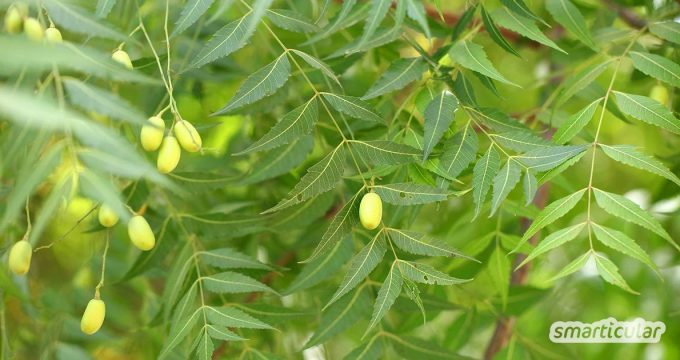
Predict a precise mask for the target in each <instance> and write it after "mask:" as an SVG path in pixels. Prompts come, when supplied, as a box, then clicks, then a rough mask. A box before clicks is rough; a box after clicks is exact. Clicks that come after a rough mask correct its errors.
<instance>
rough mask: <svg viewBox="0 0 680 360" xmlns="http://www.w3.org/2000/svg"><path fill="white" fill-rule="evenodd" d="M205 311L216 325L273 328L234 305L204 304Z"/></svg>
mask: <svg viewBox="0 0 680 360" xmlns="http://www.w3.org/2000/svg"><path fill="white" fill-rule="evenodd" d="M202 310H203V312H204V313H205V314H206V315H207V317H208V320H209V321H210V322H211V323H213V324H216V325H222V326H226V327H230V328H246V329H273V327H271V326H270V325H268V324H266V323H264V322H262V321H260V320H258V319H256V318H254V317H252V316H250V315H248V314H246V313H244V312H243V311H241V310H238V309H236V308H235V307H233V306H221V307H212V306H204V307H203V309H202Z"/></svg>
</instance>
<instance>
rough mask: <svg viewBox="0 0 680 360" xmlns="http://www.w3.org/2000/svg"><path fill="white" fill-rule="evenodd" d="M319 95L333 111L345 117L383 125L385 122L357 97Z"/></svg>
mask: <svg viewBox="0 0 680 360" xmlns="http://www.w3.org/2000/svg"><path fill="white" fill-rule="evenodd" d="M321 95H323V98H324V100H326V101H328V103H329V104H330V105H331V106H332V107H333V108H334V109H335V110H337V111H339V112H341V113H343V114H345V115H347V116H350V117H353V118H355V119H359V120H364V121H371V122H375V123H378V124H385V120H383V118H382V117H381V116H380V115H378V114H377V113H376V111H375V110H373V108H372V107H371V105H369V104H368V103H366V102H365V101H363V100H361V99H359V98H357V97H353V96H345V95H337V94H332V93H321Z"/></svg>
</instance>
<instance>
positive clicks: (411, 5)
mask: <svg viewBox="0 0 680 360" xmlns="http://www.w3.org/2000/svg"><path fill="white" fill-rule="evenodd" d="M406 14H407V15H408V17H409V18H411V19H413V20H415V22H417V23H418V25H419V26H420V28H421V29H422V30H423V32H424V33H425V36H426V37H427V38H428V39H429V38H431V37H432V34H431V33H430V26H429V25H428V23H427V13H426V12H425V7H424V6H423V4H422V3H421V2H420V1H418V0H406Z"/></svg>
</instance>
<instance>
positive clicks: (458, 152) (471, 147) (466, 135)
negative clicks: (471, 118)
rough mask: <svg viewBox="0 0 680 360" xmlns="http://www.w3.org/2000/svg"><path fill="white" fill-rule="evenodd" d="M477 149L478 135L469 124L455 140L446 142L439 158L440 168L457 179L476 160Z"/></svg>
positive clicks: (457, 134)
mask: <svg viewBox="0 0 680 360" xmlns="http://www.w3.org/2000/svg"><path fill="white" fill-rule="evenodd" d="M477 147H478V140H477V133H476V132H475V130H474V129H473V128H472V126H470V125H469V124H468V125H467V126H465V128H464V129H463V130H461V131H460V132H458V133H456V135H454V136H453V139H451V140H448V141H446V144H445V145H444V153H443V154H442V155H441V157H440V158H439V167H440V168H441V169H442V170H444V172H446V173H447V174H448V175H449V176H450V177H452V178H454V179H455V178H456V177H458V175H460V173H461V172H462V171H463V170H465V169H466V168H467V167H468V166H469V165H470V163H472V162H473V161H474V160H475V155H476V154H477Z"/></svg>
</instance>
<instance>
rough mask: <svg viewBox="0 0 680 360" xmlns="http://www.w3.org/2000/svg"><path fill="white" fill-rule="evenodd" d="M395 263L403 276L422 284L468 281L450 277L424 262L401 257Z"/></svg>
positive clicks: (450, 283)
mask: <svg viewBox="0 0 680 360" xmlns="http://www.w3.org/2000/svg"><path fill="white" fill-rule="evenodd" d="M396 263H397V266H399V269H400V270H401V274H402V275H403V276H404V277H406V278H408V279H411V280H413V281H415V282H419V283H422V284H430V285H433V284H437V285H455V284H462V283H465V282H468V281H470V280H467V279H457V278H454V277H451V276H449V275H447V274H445V273H443V272H441V271H439V270H436V269H435V268H433V267H432V266H430V265H426V264H421V263H415V262H411V261H406V260H401V259H399V260H396Z"/></svg>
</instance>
